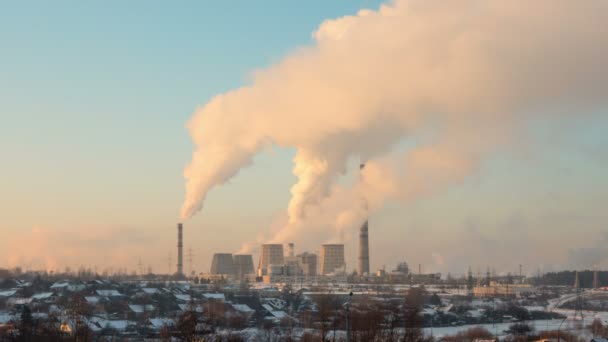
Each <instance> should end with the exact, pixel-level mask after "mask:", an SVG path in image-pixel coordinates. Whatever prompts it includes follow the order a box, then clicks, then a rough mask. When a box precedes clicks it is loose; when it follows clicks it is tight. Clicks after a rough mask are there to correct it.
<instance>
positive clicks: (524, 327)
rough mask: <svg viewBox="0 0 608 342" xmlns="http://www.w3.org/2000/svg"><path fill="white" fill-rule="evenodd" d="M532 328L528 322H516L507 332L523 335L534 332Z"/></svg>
mask: <svg viewBox="0 0 608 342" xmlns="http://www.w3.org/2000/svg"><path fill="white" fill-rule="evenodd" d="M532 330H533V329H532V327H531V326H530V325H528V324H526V323H515V324H511V325H510V326H509V330H507V332H508V333H509V334H513V335H518V336H521V335H527V334H528V333H530V332H532Z"/></svg>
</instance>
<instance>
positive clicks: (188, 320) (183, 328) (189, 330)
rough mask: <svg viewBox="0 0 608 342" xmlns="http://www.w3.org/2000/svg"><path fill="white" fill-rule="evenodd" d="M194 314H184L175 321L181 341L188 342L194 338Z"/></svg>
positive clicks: (191, 312) (187, 312)
mask: <svg viewBox="0 0 608 342" xmlns="http://www.w3.org/2000/svg"><path fill="white" fill-rule="evenodd" d="M196 323H197V319H196V313H195V312H194V311H186V312H184V313H183V314H182V315H181V316H180V318H179V320H178V321H177V326H176V328H177V333H178V335H179V336H178V337H179V338H180V339H182V340H183V341H186V342H190V341H194V340H195V338H196Z"/></svg>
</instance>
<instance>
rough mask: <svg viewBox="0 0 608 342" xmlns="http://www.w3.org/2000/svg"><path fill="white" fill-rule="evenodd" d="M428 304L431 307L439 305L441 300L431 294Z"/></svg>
mask: <svg viewBox="0 0 608 342" xmlns="http://www.w3.org/2000/svg"><path fill="white" fill-rule="evenodd" d="M429 303H430V304H431V305H441V298H439V296H438V295H437V294H436V293H433V295H432V296H431V298H430V299H429Z"/></svg>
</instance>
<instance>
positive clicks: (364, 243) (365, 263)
mask: <svg viewBox="0 0 608 342" xmlns="http://www.w3.org/2000/svg"><path fill="white" fill-rule="evenodd" d="M364 167H365V164H361V165H359V170H363V168H364ZM364 201H365V200H364ZM364 207H365V210H366V211H367V202H364ZM368 231H369V223H368V220H367V219H365V222H363V225H362V226H361V229H360V231H359V265H358V266H359V267H358V268H359V269H358V271H359V275H361V276H362V275H367V274H369V237H368Z"/></svg>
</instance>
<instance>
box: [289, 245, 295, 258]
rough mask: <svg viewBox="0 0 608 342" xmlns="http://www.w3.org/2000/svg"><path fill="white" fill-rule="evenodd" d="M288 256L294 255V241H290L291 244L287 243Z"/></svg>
mask: <svg viewBox="0 0 608 342" xmlns="http://www.w3.org/2000/svg"><path fill="white" fill-rule="evenodd" d="M287 246H288V247H287V256H288V257H290V258H293V257H294V254H295V253H294V248H293V242H290V243H289V245H287Z"/></svg>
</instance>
